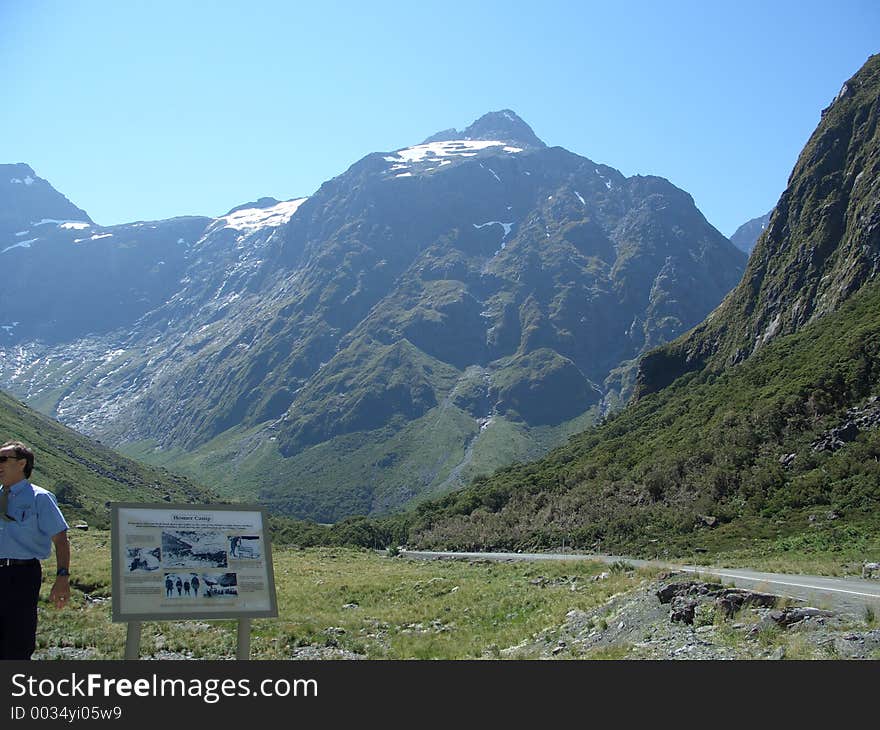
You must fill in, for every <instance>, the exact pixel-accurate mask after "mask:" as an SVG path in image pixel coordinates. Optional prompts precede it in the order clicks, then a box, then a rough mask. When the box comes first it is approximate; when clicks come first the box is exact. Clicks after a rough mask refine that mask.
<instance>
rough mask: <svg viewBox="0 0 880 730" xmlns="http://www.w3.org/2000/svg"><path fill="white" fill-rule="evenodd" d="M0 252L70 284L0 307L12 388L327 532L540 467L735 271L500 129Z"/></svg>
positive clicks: (620, 181) (598, 175)
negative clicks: (304, 193)
mask: <svg viewBox="0 0 880 730" xmlns="http://www.w3.org/2000/svg"><path fill="white" fill-rule="evenodd" d="M86 251H88V252H89V253H91V256H89V257H88V258H87V259H86V257H80V258H77V256H79V255H80V254H81V253H83V252H86ZM0 255H2V256H4V259H7V260H8V262H9V263H14V264H15V265H18V266H21V267H23V268H25V269H26V270H28V271H31V272H34V276H35V275H36V273H35V272H36V271H38V270H39V271H41V272H47V273H46V274H44V276H43V280H44V281H45V288H46V290H47V291H49V292H54V291H56V290H58V289H65V290H66V291H69V292H70V294H69V298H68V296H67V295H63V296H62V297H61V301H48V300H47V301H45V302H40V306H39V307H31V308H25V307H23V306H20V307H19V308H18V309H16V308H15V307H16V302H19V301H20V299H21V297H22V296H23V293H24V291H25V286H26V285H25V284H24V283H22V284H21V289H17V288H16V286H12V287H11V288H10V289H9V290H7V291H4V292H3V294H2V295H0V296H2V301H0V305H2V311H4V315H3V316H4V317H7V318H8V319H9V322H8V323H4V324H7V327H6V331H7V339H6V340H5V344H4V345H3V346H2V347H3V350H2V355H3V357H2V359H0V383H3V384H4V385H5V387H7V388H9V389H10V390H11V391H12V392H13V393H15V394H16V395H19V396H21V397H23V398H25V399H26V400H27V401H28V402H30V403H33V404H34V405H36V406H37V407H39V408H41V409H42V410H44V411H45V412H47V413H49V414H52V415H55V416H57V417H58V418H60V419H61V420H63V421H64V422H65V423H68V424H70V425H72V426H73V427H75V428H77V429H78V430H80V431H83V432H85V433H88V434H91V435H94V436H97V437H99V438H101V439H102V440H105V441H108V442H110V443H112V444H114V445H116V446H119V447H121V448H125V449H126V450H127V451H128V452H129V453H131V454H136V455H138V456H139V457H142V458H147V459H150V460H153V461H156V462H157V463H167V464H172V463H173V464H174V467H175V468H177V469H183V470H186V471H187V472H188V473H190V474H196V475H198V476H199V477H200V478H202V479H210V480H211V481H212V482H213V483H216V484H217V487H218V489H221V490H224V489H226V490H232V491H234V492H235V493H236V495H239V496H248V497H251V498H259V499H261V500H263V501H264V502H267V503H269V504H272V505H274V506H275V507H276V508H278V509H279V510H282V511H285V512H288V513H291V514H296V515H301V516H311V517H315V518H318V519H320V520H323V521H332V520H335V519H338V518H339V517H341V516H343V515H346V514H355V513H381V512H385V511H388V510H390V509H393V508H396V507H398V506H400V505H402V504H405V503H407V502H409V501H410V500H413V499H416V498H420V497H422V496H424V495H425V494H432V493H433V494H437V493H443V492H446V491H449V490H450V489H454V488H456V487H458V486H460V485H461V484H463V483H465V482H466V480H467V479H469V478H470V477H472V476H474V475H475V474H479V473H481V472H487V471H491V470H493V469H495V468H497V467H499V466H503V465H504V464H507V463H510V462H511V461H513V460H522V459H528V458H533V457H535V456H537V455H539V454H540V453H543V452H544V451H545V450H546V449H547V448H548V447H549V446H552V445H554V444H556V443H559V442H560V441H562V440H564V439H565V438H566V437H567V436H568V435H569V434H571V433H573V432H575V431H577V430H579V429H580V428H582V427H583V426H584V425H586V424H588V423H590V422H591V421H592V420H594V419H595V418H596V417H597V416H598V415H599V414H601V413H602V412H604V411H606V410H607V409H608V408H609V407H612V406H613V405H614V404H616V403H617V402H619V401H620V400H622V399H624V398H626V397H627V395H628V393H629V392H630V390H631V388H632V382H633V374H634V362H635V360H636V359H637V358H638V356H639V355H640V354H641V353H643V352H645V351H646V350H648V349H650V348H653V347H655V346H657V345H659V344H662V343H664V342H666V341H669V340H670V339H672V338H674V337H676V336H677V335H679V334H681V333H682V332H684V331H686V330H687V329H688V328H689V327H691V326H693V325H694V324H696V323H697V322H698V321H700V319H701V318H702V317H704V316H705V315H706V314H707V313H708V312H709V311H711V309H712V308H713V307H714V306H715V305H716V304H717V303H718V302H719V301H720V300H721V298H722V297H723V296H724V294H725V293H726V292H727V291H729V290H730V289H731V288H732V287H733V286H734V285H735V283H736V282H737V281H738V280H739V278H740V276H741V273H742V271H743V268H744V263H745V257H744V255H743V254H741V253H740V252H739V251H737V250H736V249H735V247H734V246H732V245H731V244H730V242H729V241H728V240H727V239H725V238H724V237H723V236H722V235H721V234H720V233H718V231H716V230H715V229H714V228H713V227H712V226H711V225H709V224H708V223H707V222H706V220H705V219H704V218H703V216H702V215H701V214H700V212H699V211H698V210H697V209H696V207H695V206H694V203H693V200H692V199H691V197H690V196H689V195H688V194H687V193H685V192H684V191H682V190H680V189H678V188H676V187H675V186H674V185H672V184H671V183H669V182H668V181H667V180H664V179H662V178H658V177H641V176H635V177H631V178H625V177H624V176H623V175H621V174H620V173H619V172H618V171H616V170H614V169H613V168H610V167H607V166H605V165H600V164H597V163H594V162H592V161H590V160H589V159H587V158H585V157H581V156H579V155H576V154H573V153H571V152H568V151H566V150H564V149H562V148H559V147H547V146H546V145H545V144H544V143H543V142H541V140H539V139H538V138H537V137H536V136H535V134H534V132H532V130H531V129H530V128H529V127H528V125H527V124H526V123H525V122H523V121H522V120H521V119H519V118H518V117H517V116H516V115H515V114H513V113H512V112H510V111H502V112H495V113H491V114H488V115H485V116H484V117H482V118H481V119H479V120H477V121H476V122H475V123H474V124H473V125H471V126H470V127H468V128H467V129H465V130H462V131H461V132H458V131H456V130H447V131H445V132H442V133H439V134H438V135H435V136H433V137H431V138H429V139H428V140H426V141H425V142H424V143H422V144H419V145H415V146H412V147H406V148H403V149H400V150H396V151H394V152H388V153H374V154H370V155H367V156H366V157H364V158H363V159H362V160H360V161H358V162H357V163H355V164H354V165H352V166H351V167H350V168H349V169H348V170H347V171H346V172H344V173H343V174H341V175H339V176H338V177H336V178H333V179H332V180H329V181H328V182H326V183H324V184H323V185H322V186H321V188H320V189H319V190H318V191H317V192H316V193H315V194H314V195H312V196H311V197H310V198H308V199H300V200H295V201H287V202H283V203H280V202H277V201H274V200H272V199H261V200H260V201H257V202H256V203H253V204H247V205H246V206H245V207H241V208H239V209H236V210H234V211H231V212H230V213H229V214H228V215H226V216H223V217H221V218H218V219H216V220H210V219H204V218H185V219H175V220H172V221H162V222H156V223H150V224H129V225H126V226H118V227H114V228H106V229H104V228H98V227H94V226H91V227H89V228H82V229H79V230H76V231H71V230H69V229H68V228H65V227H64V224H56V226H55V228H54V229H53V230H52V232H51V236H47V237H46V239H45V240H42V239H41V240H39V241H34V242H33V243H32V246H31V247H30V248H28V249H24V248H17V249H10V250H7V251H5V252H4V253H3V254H0ZM84 259H85V261H87V263H86V264H84ZM28 267H32V268H28ZM46 277H49V278H46ZM47 299H48V298H47ZM77 302H82V304H77ZM7 304H8V306H9V309H7ZM6 312H9V314H6ZM242 490H244V492H246V494H242Z"/></svg>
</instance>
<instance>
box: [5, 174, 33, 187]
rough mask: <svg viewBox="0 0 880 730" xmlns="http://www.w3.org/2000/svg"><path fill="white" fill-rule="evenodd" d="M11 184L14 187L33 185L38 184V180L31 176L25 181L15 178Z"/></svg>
mask: <svg viewBox="0 0 880 730" xmlns="http://www.w3.org/2000/svg"><path fill="white" fill-rule="evenodd" d="M9 182H11V183H12V184H13V185H33V184H34V183H35V182H36V180H34V179H33V178H32V177H31V176H30V175H28V176H27V177H26V178H24V179H21V178H18V177H14V178H12V179H11V180H10V181H9Z"/></svg>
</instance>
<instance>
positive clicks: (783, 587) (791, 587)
mask: <svg viewBox="0 0 880 730" xmlns="http://www.w3.org/2000/svg"><path fill="white" fill-rule="evenodd" d="M400 552H401V554H402V555H404V556H405V557H408V558H413V559H421V560H493V561H521V560H589V561H593V562H600V563H614V562H616V561H619V560H622V561H625V562H627V563H629V564H631V565H634V566H636V567H640V568H641V567H654V568H665V569H668V570H674V571H677V572H682V573H699V574H700V575H701V576H713V577H715V578H719V579H720V580H722V581H724V582H725V583H732V584H733V585H735V586H737V587H738V588H747V589H750V590H753V591H759V592H761V593H772V594H773V595H776V596H784V597H787V598H793V599H796V600H798V601H803V602H804V603H805V604H807V605H809V606H813V607H816V608H826V609H835V610H838V611H841V612H846V613H850V614H854V615H856V616H863V615H864V611H865V607H866V606H870V607H872V608H873V609H874V610H876V611H878V612H880V581H876V580H865V579H862V578H832V577H829V576H821V575H788V574H785V573H761V572H759V571H756V570H747V569H745V568H715V567H712V566H707V565H680V564H677V563H668V562H665V561H660V560H638V559H635V558H628V557H624V556H620V555H588V554H580V553H452V552H433V551H425V550H401V551H400Z"/></svg>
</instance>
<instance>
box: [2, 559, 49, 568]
mask: <svg viewBox="0 0 880 730" xmlns="http://www.w3.org/2000/svg"><path fill="white" fill-rule="evenodd" d="M39 562H40V561H39V560H37V559H36V558H27V559H26V560H22V559H21V558H0V568H8V567H9V566H10V565H34V564H35V563H39Z"/></svg>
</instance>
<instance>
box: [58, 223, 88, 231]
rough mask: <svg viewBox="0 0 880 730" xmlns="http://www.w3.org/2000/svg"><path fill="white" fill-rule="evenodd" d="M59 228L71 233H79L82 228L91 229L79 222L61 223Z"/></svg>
mask: <svg viewBox="0 0 880 730" xmlns="http://www.w3.org/2000/svg"><path fill="white" fill-rule="evenodd" d="M58 227H59V228H64V229H67V230H72V231H81V230H83V229H84V228H91V227H92V226H91V224H90V223H83V222H81V221H68V222H67V223H62V224H61V225H60V226H58Z"/></svg>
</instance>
